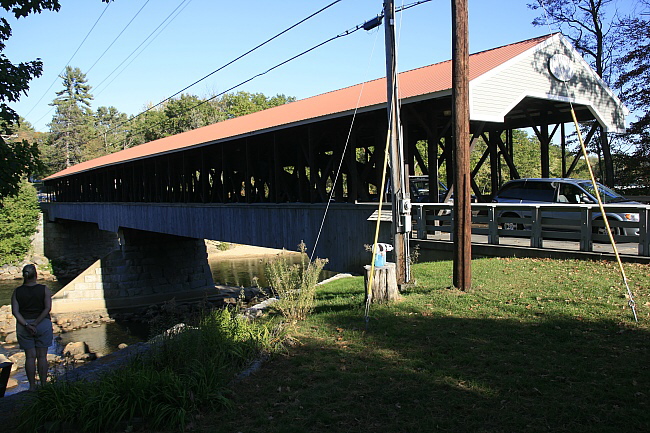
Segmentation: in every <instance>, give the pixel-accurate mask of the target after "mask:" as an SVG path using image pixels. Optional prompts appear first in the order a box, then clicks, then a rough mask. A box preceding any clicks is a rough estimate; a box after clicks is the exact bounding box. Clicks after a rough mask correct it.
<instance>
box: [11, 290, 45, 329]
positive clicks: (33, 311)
mask: <svg viewBox="0 0 650 433" xmlns="http://www.w3.org/2000/svg"><path fill="white" fill-rule="evenodd" d="M16 301H17V302H18V311H19V312H20V314H21V315H22V316H23V317H24V318H25V320H30V319H36V318H37V317H38V316H39V315H40V314H41V313H42V312H43V310H44V309H45V286H44V285H42V284H36V285H35V286H25V285H22V286H20V287H18V288H17V289H16ZM48 316H49V315H48Z"/></svg>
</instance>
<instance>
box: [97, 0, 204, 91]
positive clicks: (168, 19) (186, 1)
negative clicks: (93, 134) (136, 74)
mask: <svg viewBox="0 0 650 433" xmlns="http://www.w3.org/2000/svg"><path fill="white" fill-rule="evenodd" d="M191 2H192V0H183V1H182V2H181V3H180V4H179V5H178V6H176V8H175V9H174V10H173V11H171V13H170V14H169V15H167V17H166V18H165V19H164V20H163V21H162V22H161V23H160V24H158V27H156V28H155V29H154V30H153V31H152V32H151V33H149V36H147V37H146V38H145V39H144V40H143V41H142V42H141V43H140V45H138V46H137V47H136V48H135V49H134V50H133V51H131V53H130V54H129V55H128V56H126V57H125V58H124V60H122V62H121V63H120V64H119V65H117V66H116V67H115V69H113V70H112V71H111V73H110V74H108V75H107V76H106V78H104V79H103V80H102V81H100V83H99V84H98V85H97V86H95V89H98V88H99V87H101V85H102V84H104V83H105V82H106V80H108V79H109V78H110V77H111V75H113V74H114V73H115V71H117V70H118V69H119V68H120V66H122V65H123V64H124V62H126V61H127V60H129V58H130V57H131V56H133V54H134V53H135V52H136V51H138V50H139V49H140V47H142V45H144V43H145V42H147V41H148V40H149V38H151V37H152V36H153V35H154V33H156V32H157V31H158V29H160V27H162V26H163V24H164V25H165V26H164V27H163V28H162V30H160V32H158V34H156V36H154V37H153V38H152V39H151V41H149V43H148V44H147V45H146V46H145V47H144V48H143V49H142V50H141V51H140V52H139V53H138V54H137V55H136V56H135V57H134V58H133V59H131V61H130V62H129V63H128V64H127V65H126V67H125V68H124V69H122V71H120V74H121V73H122V72H124V70H125V69H126V68H127V67H128V66H129V65H130V64H131V63H132V62H133V60H135V59H136V58H137V57H138V56H139V55H140V54H142V53H143V52H144V50H145V49H146V48H147V47H148V46H149V44H151V42H153V41H154V40H155V39H156V38H157V37H158V36H159V35H160V34H161V33H162V32H163V30H165V28H167V26H168V25H169V24H170V23H171V22H172V21H174V19H176V17H178V15H179V14H180V13H181V12H182V11H183V9H185V8H186V7H187V5H189V4H190V3H191ZM181 6H182V8H181ZM179 9H180V11H179ZM177 11H178V13H176V12H177ZM175 13H176V15H175V16H174V17H173V18H171V19H170V17H171V16H172V15H174V14H175ZM118 75H119V74H118ZM115 78H117V76H116V77H115ZM115 78H113V80H114V79H115ZM113 80H111V81H110V82H109V83H108V84H107V85H106V87H108V86H109V85H110V84H111V83H112V82H113ZM105 89H106V88H104V90H105ZM102 92H103V90H102ZM100 93H101V92H99V93H96V94H95V96H97V95H99V94H100Z"/></svg>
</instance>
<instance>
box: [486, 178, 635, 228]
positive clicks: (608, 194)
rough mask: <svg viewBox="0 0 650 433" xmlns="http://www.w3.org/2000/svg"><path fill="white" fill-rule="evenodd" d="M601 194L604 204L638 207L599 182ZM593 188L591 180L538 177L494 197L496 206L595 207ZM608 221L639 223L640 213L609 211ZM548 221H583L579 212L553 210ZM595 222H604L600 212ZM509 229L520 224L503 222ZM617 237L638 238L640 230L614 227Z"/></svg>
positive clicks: (513, 183) (524, 213)
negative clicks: (578, 205)
mask: <svg viewBox="0 0 650 433" xmlns="http://www.w3.org/2000/svg"><path fill="white" fill-rule="evenodd" d="M597 187H598V192H599V194H600V197H601V200H602V201H603V203H604V204H627V205H635V204H639V203H638V202H635V201H632V200H629V199H627V198H625V197H623V196H622V195H620V194H618V193H617V192H615V191H613V190H612V189H610V188H607V187H606V186H604V185H601V184H600V183H597ZM594 194H595V192H594V188H593V185H592V183H591V181H590V180H584V179H568V178H538V179H516V180H511V181H510V182H507V183H506V184H504V185H503V186H502V187H501V189H499V191H497V193H496V194H495V195H494V197H493V199H492V201H493V202H495V203H548V204H566V205H571V204H594V203H598V201H597V199H596V197H595V195H594ZM606 213H607V218H608V219H610V220H612V219H614V220H618V221H629V222H638V221H639V214H638V213H629V212H618V211H616V210H612V212H606ZM499 215H500V216H504V217H519V218H522V217H530V215H531V212H530V211H525V210H506V211H501V212H500V213H499ZM544 215H545V216H547V217H549V218H558V219H576V220H578V219H579V218H580V212H571V211H567V212H562V211H560V210H553V211H549V212H545V213H544ZM592 218H593V219H594V220H597V219H602V215H601V214H600V212H593V214H592ZM503 228H504V229H506V230H520V229H522V228H523V227H521V224H516V223H504V224H503ZM544 228H548V229H556V230H570V229H573V230H576V229H577V226H570V227H567V226H564V227H563V226H552V225H545V226H544ZM604 230H605V229H604V227H599V228H597V227H594V231H595V232H600V233H603V232H604ZM612 232H613V233H614V234H625V235H629V236H635V235H638V234H639V229H638V228H635V227H624V228H622V227H612Z"/></svg>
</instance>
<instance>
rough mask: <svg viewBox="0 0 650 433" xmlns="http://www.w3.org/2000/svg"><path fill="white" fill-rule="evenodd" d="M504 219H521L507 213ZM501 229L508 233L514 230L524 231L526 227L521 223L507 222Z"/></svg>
mask: <svg viewBox="0 0 650 433" xmlns="http://www.w3.org/2000/svg"><path fill="white" fill-rule="evenodd" d="M503 217H505V218H519V215H517V214H514V213H507V214H504V215H503ZM501 228H502V229H503V230H506V231H514V230H523V229H524V226H523V224H519V223H513V222H507V223H501Z"/></svg>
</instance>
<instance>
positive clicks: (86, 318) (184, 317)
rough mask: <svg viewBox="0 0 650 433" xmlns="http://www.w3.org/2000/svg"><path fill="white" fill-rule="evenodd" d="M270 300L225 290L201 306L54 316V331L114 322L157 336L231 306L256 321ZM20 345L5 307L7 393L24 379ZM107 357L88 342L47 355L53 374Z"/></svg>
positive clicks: (256, 292)
mask: <svg viewBox="0 0 650 433" xmlns="http://www.w3.org/2000/svg"><path fill="white" fill-rule="evenodd" d="M267 298H268V296H267V292H266V291H264V290H262V289H259V288H231V289H222V290H220V291H219V292H218V293H216V294H215V295H214V296H212V297H210V298H209V299H207V298H206V299H204V300H202V301H200V302H183V303H177V302H176V301H174V300H171V301H168V302H165V303H163V304H160V305H152V306H150V307H147V308H143V309H139V310H134V311H122V312H118V313H110V314H109V313H107V312H106V311H94V312H84V313H65V314H52V327H53V331H54V334H55V338H57V337H59V336H60V335H61V334H65V333H68V332H71V331H75V330H78V329H82V328H89V327H99V326H101V325H103V324H106V323H113V322H115V321H120V322H136V323H142V324H147V326H148V328H149V334H150V335H155V334H157V333H160V332H163V331H164V330H166V329H169V328H171V327H172V326H174V325H175V324H177V323H191V322H192V321H193V320H196V319H197V318H198V317H199V316H200V314H201V313H205V312H206V311H210V310H212V309H216V308H223V307H224V306H228V305H232V306H238V307H239V308H240V309H241V312H242V314H243V315H244V316H246V317H248V318H250V319H254V318H256V317H258V316H260V315H261V314H262V310H263V308H265V307H266V306H267V305H268V304H269V300H268V299H267ZM2 337H4V339H2ZM17 343H18V342H17V338H16V319H15V317H14V316H13V315H12V314H11V306H9V305H3V306H2V307H0V345H1V346H2V349H3V350H2V351H3V352H5V353H6V355H0V362H5V361H11V362H13V364H14V365H13V366H12V377H10V379H9V383H8V386H7V389H11V388H13V387H16V386H18V385H19V379H17V378H23V376H24V374H23V371H24V370H23V369H24V364H25V355H24V352H23V351H21V350H20V348H19V347H18V344H17ZM124 347H126V345H124V344H120V346H118V349H123V348H124ZM104 355H106V354H105V353H99V352H92V351H91V350H90V349H89V347H88V345H87V344H86V343H85V342H83V341H78V342H71V343H69V344H67V345H66V346H65V347H64V348H62V350H61V353H55V354H52V353H51V354H48V361H49V362H50V364H51V367H52V368H54V370H61V369H62V368H63V367H61V366H65V365H68V364H71V363H72V364H75V365H79V364H83V363H86V362H89V361H94V360H96V359H98V358H102V357H103V356H104ZM23 380H24V378H23Z"/></svg>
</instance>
